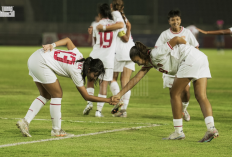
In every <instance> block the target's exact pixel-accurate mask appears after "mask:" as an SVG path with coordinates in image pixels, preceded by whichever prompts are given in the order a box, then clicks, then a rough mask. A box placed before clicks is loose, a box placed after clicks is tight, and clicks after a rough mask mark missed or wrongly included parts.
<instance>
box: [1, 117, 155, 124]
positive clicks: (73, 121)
mask: <svg viewBox="0 0 232 157" xmlns="http://www.w3.org/2000/svg"><path fill="white" fill-rule="evenodd" d="M0 119H5V120H15V119H22V118H4V117H0ZM33 120H44V121H51V119H33ZM61 121H63V122H72V123H103V124H104V123H105V124H143V125H152V123H128V122H98V121H78V120H77V121H75V120H61Z"/></svg>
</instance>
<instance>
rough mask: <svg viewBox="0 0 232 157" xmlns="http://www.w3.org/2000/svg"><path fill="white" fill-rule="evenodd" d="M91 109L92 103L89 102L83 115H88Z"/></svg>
mask: <svg viewBox="0 0 232 157" xmlns="http://www.w3.org/2000/svg"><path fill="white" fill-rule="evenodd" d="M92 109H93V103H92V102H89V103H88V104H87V106H86V107H85V109H84V111H83V115H88V114H89V112H90V111H91V110H92Z"/></svg>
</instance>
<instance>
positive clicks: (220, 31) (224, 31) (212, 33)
mask: <svg viewBox="0 0 232 157" xmlns="http://www.w3.org/2000/svg"><path fill="white" fill-rule="evenodd" d="M197 30H198V31H199V32H201V33H203V34H210V35H230V34H231V31H230V29H224V30H215V31H204V30H201V29H199V28H197Z"/></svg>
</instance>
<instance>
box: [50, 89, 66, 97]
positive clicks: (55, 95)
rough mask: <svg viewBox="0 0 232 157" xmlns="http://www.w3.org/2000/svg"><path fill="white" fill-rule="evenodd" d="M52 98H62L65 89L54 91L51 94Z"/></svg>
mask: <svg viewBox="0 0 232 157" xmlns="http://www.w3.org/2000/svg"><path fill="white" fill-rule="evenodd" d="M51 97H52V98H62V97H63V91H60V92H56V93H53V94H52V95H51Z"/></svg>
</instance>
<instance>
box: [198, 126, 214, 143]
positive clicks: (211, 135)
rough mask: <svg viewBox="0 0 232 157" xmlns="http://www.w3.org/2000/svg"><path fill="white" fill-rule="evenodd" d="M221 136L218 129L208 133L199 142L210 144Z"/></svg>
mask: <svg viewBox="0 0 232 157" xmlns="http://www.w3.org/2000/svg"><path fill="white" fill-rule="evenodd" d="M218 136H219V132H218V131H217V129H216V128H213V129H210V130H208V131H206V133H205V136H204V137H203V138H202V139H201V140H200V141H198V142H210V141H211V140H212V139H214V138H216V137H218Z"/></svg>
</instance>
